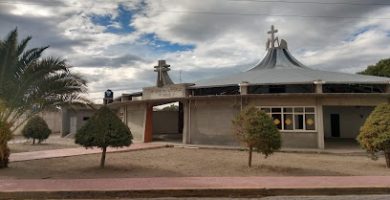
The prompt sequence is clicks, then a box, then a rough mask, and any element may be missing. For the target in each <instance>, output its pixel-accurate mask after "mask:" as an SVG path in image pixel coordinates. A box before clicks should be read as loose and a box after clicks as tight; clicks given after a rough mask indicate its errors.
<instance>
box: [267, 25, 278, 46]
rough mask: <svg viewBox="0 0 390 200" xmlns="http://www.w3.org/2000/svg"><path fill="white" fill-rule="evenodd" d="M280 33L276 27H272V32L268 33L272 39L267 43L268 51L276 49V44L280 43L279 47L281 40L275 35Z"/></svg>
mask: <svg viewBox="0 0 390 200" xmlns="http://www.w3.org/2000/svg"><path fill="white" fill-rule="evenodd" d="M277 32H278V29H275V27H274V25H271V30H270V31H268V32H267V33H268V34H270V35H271V38H268V41H267V50H268V49H269V48H275V42H277V43H278V45H279V38H278V37H275V33H277Z"/></svg>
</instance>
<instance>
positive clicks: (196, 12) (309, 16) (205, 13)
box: [0, 0, 390, 20]
mask: <svg viewBox="0 0 390 200" xmlns="http://www.w3.org/2000/svg"><path fill="white" fill-rule="evenodd" d="M229 1H253V2H289V3H299V2H298V1H294V2H293V1H260V0H229ZM57 2H58V1H57ZM118 2H119V3H123V2H133V1H118ZM1 3H7V4H18V3H20V4H25V5H42V4H31V3H30V4H29V3H22V2H9V1H4V0H0V4H1ZM301 3H322V4H337V3H326V2H301ZM339 4H342V3H339ZM344 4H347V3H344ZM360 5H363V4H360ZM365 5H368V4H365ZM372 5H374V4H372ZM375 5H382V4H375ZM383 5H390V4H383ZM68 6H70V5H68ZM70 7H73V6H70ZM74 7H80V6H74ZM82 7H84V8H86V6H82ZM96 7H98V6H96ZM91 8H92V5H90V6H88V9H91ZM155 11H158V12H170V13H183V14H194V15H225V16H229V15H232V16H271V17H298V18H334V19H378V20H390V17H359V16H329V15H300V14H270V13H242V12H215V11H196V10H164V9H160V10H155Z"/></svg>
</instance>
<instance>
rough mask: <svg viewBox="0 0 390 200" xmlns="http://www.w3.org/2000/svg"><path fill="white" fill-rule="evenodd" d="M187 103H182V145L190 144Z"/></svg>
mask: <svg viewBox="0 0 390 200" xmlns="http://www.w3.org/2000/svg"><path fill="white" fill-rule="evenodd" d="M189 105H190V104H189V102H188V101H185V102H183V123H184V125H183V144H189V143H190V140H189V139H190V136H189V135H190V127H189Z"/></svg>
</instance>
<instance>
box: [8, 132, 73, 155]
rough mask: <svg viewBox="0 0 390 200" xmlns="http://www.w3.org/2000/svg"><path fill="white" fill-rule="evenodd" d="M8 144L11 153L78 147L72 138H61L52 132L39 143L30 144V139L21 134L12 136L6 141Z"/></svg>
mask: <svg viewBox="0 0 390 200" xmlns="http://www.w3.org/2000/svg"><path fill="white" fill-rule="evenodd" d="M8 146H9V148H10V149H11V153H20V152H30V151H42V150H50V149H65V148H74V147H80V146H79V145H77V144H75V143H74V139H73V138H62V137H61V136H60V135H59V134H52V135H50V137H49V138H48V139H47V140H45V141H43V142H42V143H41V144H35V145H33V144H32V139H30V140H27V139H25V138H24V137H23V136H14V138H13V139H12V140H11V141H9V142H8Z"/></svg>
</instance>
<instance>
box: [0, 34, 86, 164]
mask: <svg viewBox="0 0 390 200" xmlns="http://www.w3.org/2000/svg"><path fill="white" fill-rule="evenodd" d="M30 40H31V37H27V38H25V39H23V40H22V41H20V42H18V31H17V29H15V30H13V31H11V32H10V33H9V35H8V36H7V37H6V38H5V40H0V168H2V167H6V166H7V160H8V155H9V149H8V147H7V141H8V140H10V136H11V134H12V132H14V131H15V130H16V129H17V128H18V127H20V126H21V125H22V124H23V123H24V122H25V121H26V120H28V119H29V118H31V117H32V116H34V115H35V114H37V113H39V112H42V111H43V110H45V109H47V108H49V107H58V106H64V105H65V104H85V103H87V102H88V101H87V100H86V99H85V98H83V97H82V96H81V94H82V93H86V92H87V86H86V81H85V80H84V79H83V78H82V77H80V76H79V75H76V74H72V73H70V71H69V69H70V66H69V65H68V64H66V61H65V60H63V59H59V58H53V57H49V58H41V55H42V53H43V52H44V51H45V50H46V49H47V48H48V46H46V47H40V48H32V49H26V47H27V44H28V42H29V41H30ZM20 119H23V120H20Z"/></svg>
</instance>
